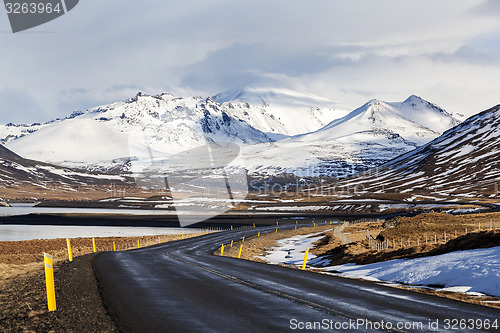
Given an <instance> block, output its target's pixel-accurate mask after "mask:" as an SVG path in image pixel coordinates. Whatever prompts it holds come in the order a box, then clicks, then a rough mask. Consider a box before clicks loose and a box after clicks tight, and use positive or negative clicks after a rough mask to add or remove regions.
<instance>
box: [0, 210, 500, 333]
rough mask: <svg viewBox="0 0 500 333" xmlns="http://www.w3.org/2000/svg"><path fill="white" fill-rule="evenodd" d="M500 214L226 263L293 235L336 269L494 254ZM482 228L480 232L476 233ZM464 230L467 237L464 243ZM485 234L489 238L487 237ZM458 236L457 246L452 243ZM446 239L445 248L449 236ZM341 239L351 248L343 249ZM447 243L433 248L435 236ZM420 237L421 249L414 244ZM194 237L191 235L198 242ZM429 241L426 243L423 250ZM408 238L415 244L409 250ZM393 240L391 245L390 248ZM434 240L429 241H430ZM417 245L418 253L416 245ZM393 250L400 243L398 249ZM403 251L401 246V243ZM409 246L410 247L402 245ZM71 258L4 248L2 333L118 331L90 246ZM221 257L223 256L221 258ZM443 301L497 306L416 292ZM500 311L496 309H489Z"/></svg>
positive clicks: (56, 245) (103, 246)
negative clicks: (289, 245)
mask: <svg viewBox="0 0 500 333" xmlns="http://www.w3.org/2000/svg"><path fill="white" fill-rule="evenodd" d="M490 219H491V221H492V229H496V230H489V221H490ZM497 221H500V214H498V213H496V214H493V213H492V214H475V215H467V216H451V215H448V214H436V213H429V214H421V215H418V216H416V217H413V218H400V219H394V220H390V221H388V222H386V223H383V222H365V223H360V224H353V225H346V226H344V227H343V229H337V230H336V231H335V230H334V228H335V227H337V228H338V226H334V225H330V224H326V225H325V224H317V225H316V226H315V227H304V228H298V229H297V230H293V229H292V230H286V231H278V232H277V233H276V232H270V233H266V234H260V236H258V234H257V233H258V231H257V230H258V229H256V232H255V235H254V236H252V237H247V238H246V239H245V240H244V242H242V240H241V239H235V240H234V242H233V246H232V247H230V244H225V250H224V255H225V256H232V257H237V256H238V251H239V248H240V245H243V248H242V256H241V257H242V259H247V260H256V261H262V259H259V258H255V256H259V255H262V254H264V253H265V251H266V249H269V248H270V247H272V246H274V245H276V241H277V240H278V239H282V238H288V237H292V236H294V235H306V234H312V233H320V232H322V233H324V237H323V238H322V239H320V240H319V241H317V242H316V243H315V244H314V245H315V247H314V248H313V249H311V252H312V253H314V254H316V255H328V256H330V259H332V261H333V262H334V263H344V262H357V263H369V262H376V261H383V260H388V259H393V258H405V257H406V258H409V257H415V256H426V255H436V254H440V253H446V252H450V251H455V250H457V249H466V248H478V247H490V246H499V245H500V223H499V222H497ZM479 227H481V230H479ZM466 228H467V232H468V234H467V235H464V233H465V230H466ZM486 229H487V230H486ZM367 230H368V231H369V233H370V235H371V236H372V237H373V238H378V239H380V240H386V239H387V240H388V244H390V245H392V239H393V238H394V239H401V238H402V239H404V240H405V241H404V242H403V243H404V246H403V247H398V246H397V244H395V248H389V249H386V250H381V251H376V250H372V249H371V248H370V246H369V244H368V242H367V241H366V234H367V232H366V231H367ZM454 230H457V238H455V237H454ZM445 231H446V232H447V233H448V237H449V238H447V241H446V243H444V232H445ZM339 233H340V234H342V235H343V236H344V237H345V238H346V239H347V240H348V241H349V242H350V244H345V243H344V242H343V241H342V240H341V238H339ZM434 234H436V235H443V236H442V237H441V238H439V239H438V241H437V242H436V244H434V242H433V241H434V239H433V237H434V236H433V235H434ZM417 235H418V237H419V238H418V239H419V241H417ZM193 236H195V235H186V236H185V237H193ZM425 236H427V239H428V243H427V244H425ZM181 238H182V236H181V235H168V236H160V240H161V242H166V241H172V240H177V239H181ZM407 238H410V244H409V245H408V243H407V240H406V239H407ZM137 240H139V245H140V246H141V247H142V246H147V245H152V244H157V243H158V236H151V237H115V238H111V237H110V238H96V239H95V241H96V247H97V250H98V251H105V250H112V248H113V242H115V247H116V249H117V250H124V249H128V248H136V247H137ZM389 240H391V241H389ZM431 240H432V241H431ZM417 242H419V244H420V245H417V244H418V243H417ZM394 243H396V242H394ZM400 243H401V241H400ZM405 244H406V245H405ZM71 245H72V250H73V255H74V260H73V262H69V261H68V259H67V256H68V253H67V248H66V240H65V239H55V240H32V241H21V242H0V305H1V306H0V331H1V332H4V331H5V332H16V331H24V332H53V331H89V332H93V331H106V332H113V331H116V330H117V329H116V325H115V324H114V323H113V321H112V320H111V318H109V316H108V315H107V312H106V309H105V308H104V306H103V304H102V301H101V296H100V294H99V290H98V288H97V283H96V281H95V277H94V273H93V271H92V268H91V261H92V258H93V257H94V254H93V249H92V239H90V238H79V239H71ZM43 252H48V253H50V254H52V255H53V256H54V259H55V262H54V269H55V284H56V297H57V306H58V310H57V311H55V312H48V311H47V303H46V294H45V281H44V271H43V262H42V260H43ZM216 254H220V252H219V253H217V252H216ZM403 288H408V289H412V290H417V291H419V292H425V293H431V294H435V295H438V296H441V297H448V298H454V299H459V300H462V301H466V302H471V303H476V304H482V305H485V304H486V303H484V301H487V300H495V301H498V299H497V298H478V297H471V296H467V295H464V294H460V293H450V292H440V291H435V290H429V289H415V287H412V286H404V287H403ZM487 305H489V306H494V307H499V308H500V305H499V304H495V303H488V304H487Z"/></svg>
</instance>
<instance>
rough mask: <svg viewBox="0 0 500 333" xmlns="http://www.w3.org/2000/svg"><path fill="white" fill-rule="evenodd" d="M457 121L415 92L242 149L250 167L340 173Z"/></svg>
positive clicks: (381, 158)
mask: <svg viewBox="0 0 500 333" xmlns="http://www.w3.org/2000/svg"><path fill="white" fill-rule="evenodd" d="M458 123H460V120H459V119H457V118H455V117H454V116H452V115H451V114H449V113H448V112H446V111H444V110H443V109H441V108H440V107H438V106H436V105H434V104H432V103H429V102H427V101H425V100H423V99H421V98H420V97H417V96H410V97H409V98H408V99H406V100H405V101H404V102H400V103H387V102H383V101H379V100H372V101H370V102H368V103H366V104H365V105H363V106H361V107H360V108H358V109H356V110H354V111H352V112H351V113H349V114H348V115H346V116H345V117H343V118H340V119H337V120H334V121H332V122H331V123H329V124H328V125H326V126H325V127H323V128H321V129H320V130H317V131H315V132H312V133H308V134H304V135H298V136H295V137H291V138H287V139H284V140H281V141H279V142H274V143H268V144H259V145H253V146H248V147H244V149H243V151H244V153H245V155H246V156H248V157H249V158H248V160H247V163H248V165H247V167H248V168H249V170H250V171H251V172H258V173H268V174H276V173H283V172H288V173H294V174H297V175H308V176H334V177H342V176H348V175H352V174H354V173H357V172H359V171H363V170H366V169H368V168H371V167H375V166H378V165H380V164H382V163H384V162H387V161H388V160H390V159H392V158H394V157H396V156H398V155H400V154H403V153H406V152H408V151H410V150H413V149H415V148H416V147H418V146H420V145H422V144H425V143H427V142H429V141H431V140H433V139H434V138H436V137H437V136H439V135H440V134H442V133H443V132H444V131H445V130H447V129H449V128H451V127H453V126H455V125H457V124H458Z"/></svg>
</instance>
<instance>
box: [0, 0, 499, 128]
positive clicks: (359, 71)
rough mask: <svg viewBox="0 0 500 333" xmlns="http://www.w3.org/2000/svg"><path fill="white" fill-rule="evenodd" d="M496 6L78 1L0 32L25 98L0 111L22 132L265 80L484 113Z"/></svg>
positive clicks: (466, 2) (0, 71)
mask: <svg viewBox="0 0 500 333" xmlns="http://www.w3.org/2000/svg"><path fill="white" fill-rule="evenodd" d="M497 3H498V1H484V2H482V3H481V4H480V5H478V6H472V5H471V2H470V0H442V1H438V2H437V1H435V0H421V1H419V2H418V3H417V2H410V1H401V0H376V1H365V2H363V4H362V5H360V2H358V1H352V0H331V1H320V0H311V1H308V2H304V1H299V0H290V1H287V2H286V6H285V5H284V4H283V2H282V1H273V0H266V1H264V0H255V1H232V0H211V1H206V0H192V1H184V2H181V1H160V2H159V1H156V0H144V1H142V2H141V4H140V7H138V5H137V2H136V1H127V0H123V1H118V0H115V1H104V2H99V4H98V5H96V3H94V2H91V1H84V2H80V3H79V5H78V6H77V7H75V9H74V10H72V11H71V12H70V13H68V14H67V15H64V16H62V17H61V18H60V19H58V20H54V21H52V22H50V23H48V24H46V25H43V26H41V27H40V28H37V29H35V30H33V31H32V32H29V31H28V32H26V33H20V34H16V35H13V34H0V43H1V44H2V50H4V52H2V53H0V77H2V78H8V79H6V80H2V82H0V90H2V91H3V89H7V91H8V89H13V90H15V91H18V92H29V94H30V95H31V99H30V98H28V101H21V100H20V98H19V97H16V94H13V93H8V92H7V93H4V95H3V97H2V99H1V100H0V102H1V103H2V105H0V110H2V113H3V112H4V110H6V107H8V108H9V109H10V110H11V111H10V112H11V113H12V114H15V117H16V119H24V121H26V122H29V121H31V119H32V118H33V117H35V116H37V117H39V116H46V117H47V118H49V119H50V118H54V117H64V116H67V115H68V114H70V113H71V112H72V111H74V110H78V109H87V108H90V107H93V106H96V105H100V104H105V103H110V102H114V101H120V100H123V99H126V98H130V97H132V96H134V95H135V94H136V93H137V91H143V92H145V93H150V94H152V93H156V92H161V91H167V92H173V93H179V94H196V95H210V94H214V93H217V92H220V91H221V90H227V89H231V88H235V87H237V86H241V85H244V84H247V83H249V82H251V81H253V80H256V79H259V78H260V77H262V76H265V75H267V74H270V73H273V74H279V75H282V76H284V77H288V78H290V80H299V81H302V82H303V85H304V86H305V87H306V88H307V89H308V90H311V92H313V93H316V94H319V95H325V96H326V97H330V98H333V99H336V100H338V101H339V102H344V103H349V104H355V105H356V104H362V103H364V102H365V100H366V99H370V98H381V99H383V98H395V99H396V98H397V99H400V98H402V97H401V95H408V94H411V93H418V92H419V91H422V92H423V93H421V94H422V96H423V97H428V96H426V94H425V93H426V92H430V93H431V96H430V97H428V98H429V99H431V97H432V98H435V97H437V98H436V99H435V100H434V101H436V102H439V103H441V104H442V106H443V107H446V108H448V105H451V106H453V107H455V106H456V108H457V109H460V108H462V106H461V105H462V104H463V103H457V102H456V101H457V100H461V99H463V98H462V96H463V95H464V92H465V91H466V92H467V95H468V96H469V97H470V99H471V100H474V99H477V100H479V99H480V103H482V102H483V101H492V100H493V99H494V98H496V96H497V93H493V92H492V91H495V90H496V91H498V90H499V88H500V87H499V86H498V82H497V81H498V80H497V79H496V77H495V76H494V74H498V71H499V68H500V65H499V64H498V61H497V60H496V59H497V58H498V57H497V54H498V53H500V47H499V46H498V45H500V43H498V40H499V39H500V33H499V31H500V21H499V20H498V19H495V18H488V17H486V16H484V14H485V13H487V12H489V13H492V12H495V10H497V9H498V8H497V7H498V5H497ZM472 7H473V8H472ZM495 8H497V9H495ZM0 15H1V13H0ZM44 31H45V32H47V33H45V32H44ZM475 73H477V74H475ZM470 78H474V79H475V80H476V79H477V80H480V81H477V82H471V81H470V80H471V79H470ZM431 87H448V88H446V89H444V88H440V89H432V88H431ZM454 87H455V88H456V91H457V94H453V89H454ZM467 87H469V88H467ZM463 89H465V90H463ZM438 91H441V93H440V94H438V93H437V92H438ZM481 91H483V92H481ZM486 92H487V95H486ZM18 95H19V94H18ZM397 99H396V100H397ZM22 103H26V104H29V105H24V104H22ZM468 104H470V102H469V103H468ZM466 108H467V109H469V106H467V107H466V106H463V109H464V110H459V111H463V112H467V111H466V110H465V109H466ZM28 109H29V110H38V111H29V110H28ZM2 116H4V115H3V114H2ZM7 116H8V115H5V116H4V117H7ZM9 117H11V118H14V116H9ZM37 119H38V118H37ZM47 120H48V119H47Z"/></svg>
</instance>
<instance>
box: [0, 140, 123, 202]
mask: <svg viewBox="0 0 500 333" xmlns="http://www.w3.org/2000/svg"><path fill="white" fill-rule="evenodd" d="M0 184H2V186H1V187H0V197H9V198H16V199H34V198H51V197H59V198H60V197H67V198H71V197H73V196H75V197H78V196H79V197H80V198H82V197H83V198H92V197H93V195H95V192H98V195H99V196H102V193H103V192H105V191H106V188H108V190H109V192H110V193H111V188H112V187H113V186H115V185H119V186H131V185H132V184H133V183H132V180H131V179H130V178H128V179H127V178H126V177H123V176H121V175H112V174H98V173H92V172H84V171H78V170H74V169H70V168H65V167H60V166H56V165H51V164H48V163H44V162H39V161H33V160H28V159H24V158H22V157H20V156H18V155H17V154H15V153H13V152H12V151H10V150H8V149H7V148H5V147H4V146H2V145H0ZM64 193H65V194H64Z"/></svg>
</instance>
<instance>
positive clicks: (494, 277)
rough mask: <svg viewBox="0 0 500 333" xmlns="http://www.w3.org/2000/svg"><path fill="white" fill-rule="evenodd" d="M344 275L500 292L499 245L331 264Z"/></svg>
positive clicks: (496, 294) (469, 290)
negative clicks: (371, 262)
mask: <svg viewBox="0 0 500 333" xmlns="http://www.w3.org/2000/svg"><path fill="white" fill-rule="evenodd" d="M325 271H336V272H340V274H341V275H342V276H346V277H353V278H362V279H371V280H373V279H377V280H382V281H391V282H397V283H405V284H415V285H438V286H444V288H445V289H444V290H448V291H457V292H467V293H484V294H488V295H492V296H500V247H494V248H489V249H475V250H467V251H457V252H451V253H446V254H442V255H438V256H433V257H425V258H418V259H411V260H405V259H397V260H390V261H385V262H380V263H374V264H367V265H355V264H346V265H339V266H330V267H327V268H325Z"/></svg>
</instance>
